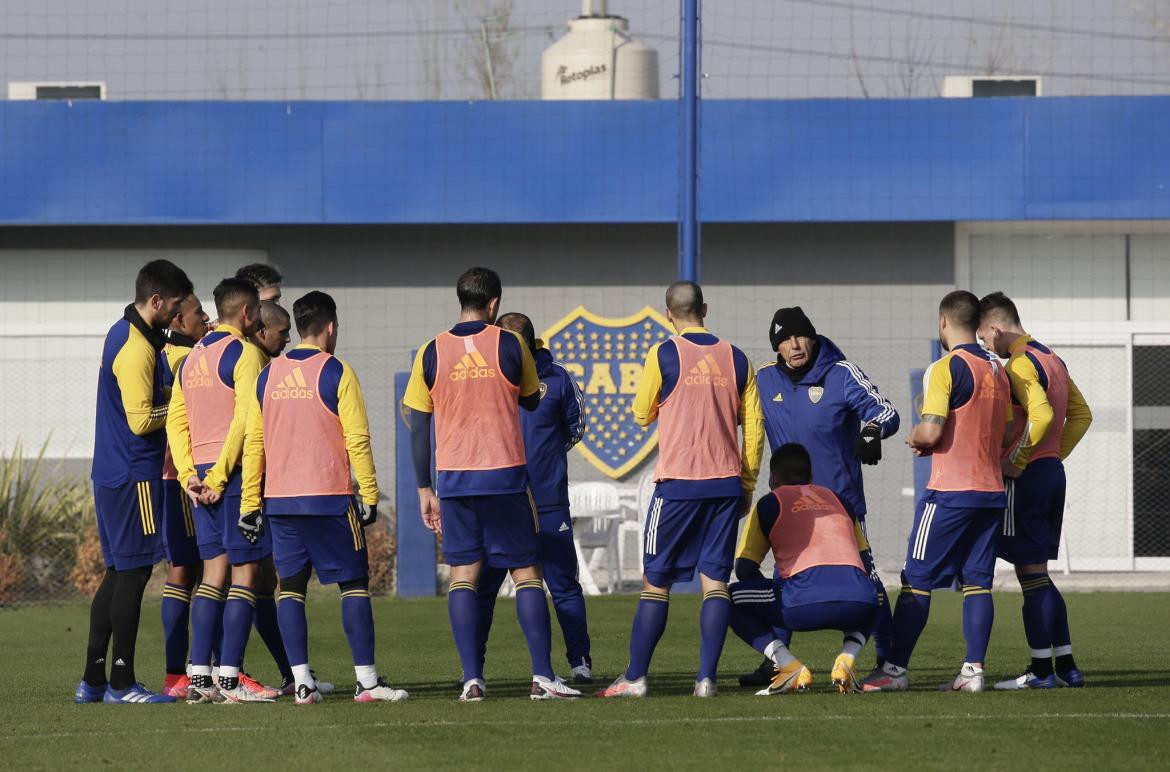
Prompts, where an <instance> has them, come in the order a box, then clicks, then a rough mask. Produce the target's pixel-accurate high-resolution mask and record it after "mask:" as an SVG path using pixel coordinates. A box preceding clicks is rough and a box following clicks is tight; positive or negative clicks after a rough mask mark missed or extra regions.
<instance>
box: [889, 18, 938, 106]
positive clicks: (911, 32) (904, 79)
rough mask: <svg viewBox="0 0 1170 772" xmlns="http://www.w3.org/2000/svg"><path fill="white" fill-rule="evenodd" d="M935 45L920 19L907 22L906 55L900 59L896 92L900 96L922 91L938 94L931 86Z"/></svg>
mask: <svg viewBox="0 0 1170 772" xmlns="http://www.w3.org/2000/svg"><path fill="white" fill-rule="evenodd" d="M933 49H934V45H933V43H932V42H931V41H930V40H929V39H928V38H926V37H925V36H924V35H923V33H922V25H921V21H920V20H919V19H911V20H909V21H908V22H907V23H906V55H905V56H904V57H902V58H901V59H900V60H899V64H900V67H899V71H898V75H897V77H898V83H897V84H896V85H897V86H898V87H899V88H898V91H897V92H896V93H897V94H898V95H899V96H907V97H913V96H918V95H919V94H920V93H930V94H931V95H932V96H934V95H936V94H937V89H935V90H931V89H930V88H929V83H928V81H929V78H930V67H931V55H932V53H933Z"/></svg>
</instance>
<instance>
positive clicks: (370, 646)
mask: <svg viewBox="0 0 1170 772" xmlns="http://www.w3.org/2000/svg"><path fill="white" fill-rule="evenodd" d="M341 625H342V627H344V628H345V639H346V640H347V641H349V650H350V653H351V654H353V664H354V665H372V664H374V608H373V606H371V605H370V591H369V590H368V589H366V588H365V587H358V588H354V589H352V590H342V592H341Z"/></svg>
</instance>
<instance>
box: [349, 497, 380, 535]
mask: <svg viewBox="0 0 1170 772" xmlns="http://www.w3.org/2000/svg"><path fill="white" fill-rule="evenodd" d="M353 513H354V514H355V515H357V519H358V522H359V523H361V524H362V528H369V527H370V526H371V525H373V524H374V523H376V522H378V505H377V504H373V505H371V506H370V507H368V508H367V507H366V505H365V504H363V503H362V501H361V499H359V498H358V497H356V496H354V498H353Z"/></svg>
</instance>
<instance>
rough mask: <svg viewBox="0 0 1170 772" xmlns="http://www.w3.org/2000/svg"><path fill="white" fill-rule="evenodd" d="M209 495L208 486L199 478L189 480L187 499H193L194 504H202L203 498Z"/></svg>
mask: <svg viewBox="0 0 1170 772" xmlns="http://www.w3.org/2000/svg"><path fill="white" fill-rule="evenodd" d="M206 494H207V486H206V485H204V484H203V481H202V480H200V479H199V478H198V477H194V476H192V477H188V478H187V497H188V498H189V499H191V503H192V504H200V503H202V500H203V496H205V495H206Z"/></svg>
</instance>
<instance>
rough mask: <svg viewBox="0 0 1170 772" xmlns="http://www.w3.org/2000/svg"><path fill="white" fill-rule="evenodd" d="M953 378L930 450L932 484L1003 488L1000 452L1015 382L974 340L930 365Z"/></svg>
mask: <svg viewBox="0 0 1170 772" xmlns="http://www.w3.org/2000/svg"><path fill="white" fill-rule="evenodd" d="M936 368H945V369H946V370H945V372H946V373H949V379H950V389H951V392H950V394H951V396H950V411H949V414H948V415H947V416H946V422H945V425H944V427H943V433H942V437H941V439H940V440H939V441H938V443H937V444H936V445H935V446H934V447H933V448H932V449H931V472H930V480H929V482H928V483H927V488H929V489H931V490H935V491H980V492H1002V491H1003V476H1002V474H1001V472H1000V451H1001V448H1002V447H1003V437H1004V432H1005V430H1006V426H1007V421H1008V410H1009V405H1010V401H1009V400H1010V396H1009V395H1010V387H1009V385H1008V380H1007V375H1006V374H1005V373H1004V370H1003V368H1002V367H1000V365H999V363H998V362H997V361H996V360H995V358H994V355H992V354H990V353H988V352H986V351H984V350H983V349H981V348H979V347H978V346H977V345H975V344H963V345H961V346H956V347H955V348H954V349H953V350H952V351H951V352H950V353H948V354H947V355H946V356H945V357H943V358H942V359H940V360H938V361H937V362H935V363H934V364H932V365H931V367H930V369H928V370H927V373H926V380H927V381H928V383H929V382H930V380H931V378H932V376H934V375H935V373H936Z"/></svg>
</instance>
